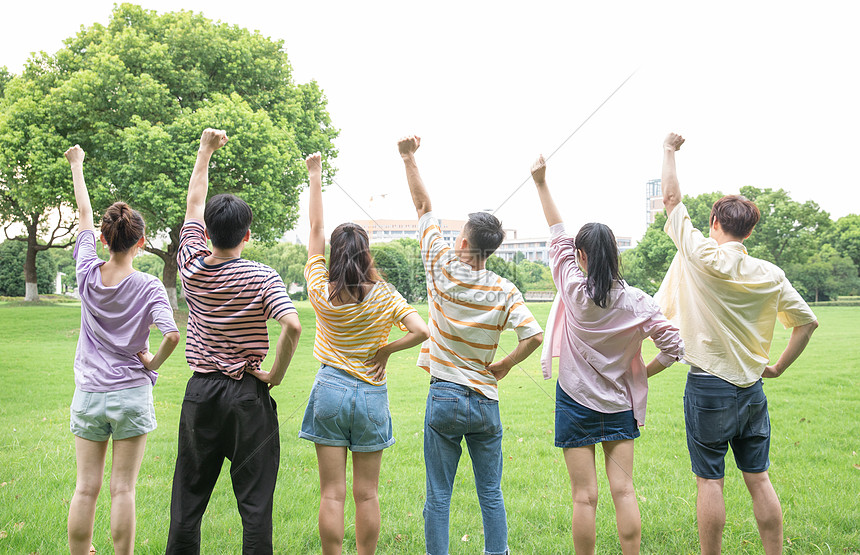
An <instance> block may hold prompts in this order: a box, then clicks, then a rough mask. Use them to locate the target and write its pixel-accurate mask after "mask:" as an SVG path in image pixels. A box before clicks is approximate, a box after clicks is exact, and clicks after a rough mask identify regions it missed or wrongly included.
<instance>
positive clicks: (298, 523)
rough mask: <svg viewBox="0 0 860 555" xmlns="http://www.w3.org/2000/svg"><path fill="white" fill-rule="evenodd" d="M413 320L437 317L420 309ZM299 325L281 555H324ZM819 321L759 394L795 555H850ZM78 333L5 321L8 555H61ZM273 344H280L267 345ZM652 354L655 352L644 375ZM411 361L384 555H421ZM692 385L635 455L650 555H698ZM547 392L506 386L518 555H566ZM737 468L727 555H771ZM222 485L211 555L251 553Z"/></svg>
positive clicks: (158, 473) (842, 432) (151, 504)
mask: <svg viewBox="0 0 860 555" xmlns="http://www.w3.org/2000/svg"><path fill="white" fill-rule="evenodd" d="M531 308H532V310H533V311H534V313H535V316H536V317H537V318H538V320H539V321H542V322H545V321H546V316H547V313H548V311H549V305H548V304H534V305H531ZM419 309H421V310H422V311H423V313H424V314H425V315H426V307H419ZM299 311H300V318H301V321H302V326H303V328H304V331H303V334H302V339H301V342H300V345H299V349H298V352H297V354H296V356H295V358H294V360H293V363H292V365H291V366H290V368H289V370H288V375H287V378H286V380H285V381H284V383H283V384H282V385H281V386H280V387H278V388H276V389H275V390H273V396H274V397H275V399H276V400H277V402H278V412H279V416H280V423H281V472H280V476H279V479H278V487H277V490H276V492H275V515H274V528H275V550H276V552H278V553H287V554H294V553H319V551H320V545H319V538H318V535H317V529H316V514H317V508H318V494H319V493H318V492H319V486H318V474H317V468H316V459H315V456H314V449H313V446H312V444H311V443H309V442H307V441H304V440H299V439H298V431H299V427H300V425H301V420H302V415H303V412H304V408H305V404H306V401H307V396H308V394H309V392H310V388H311V384H312V383H313V379H314V374H315V372H316V369H317V367H318V363H317V362H316V361H315V360H314V359H313V355H312V344H313V337H314V316H313V311H312V309H311V308H310V306H309V305H308V304H307V303H299ZM815 311H816V313H817V314H818V316H819V319H820V323H821V327H820V328H819V329H818V331H817V332H816V333H815V336H814V337H813V339H812V342H811V343H810V345H809V347H808V348H807V350H806V352H805V353H804V355H803V356H802V357H801V358H800V360H798V361H797V362H796V363H795V365H794V366H792V367H791V368H790V369H789V371H788V372H787V373H786V374H785V375H784V376H783V377H781V378H779V379H776V380H769V381H766V383H765V388H766V391H767V394H768V398H769V402H770V415H771V420H772V424H773V430H774V432H773V439H772V444H771V463H772V464H771V469H770V472H771V476H772V480H773V482H774V486H775V488H776V491H777V493H778V494H779V496H780V499H781V501H782V506H783V512H784V515H785V538H786V541H785V550H786V552H789V553H798V554H801V553H802V554H807V553H857V552H860V531H858V530H859V529H860V455H858V451H860V417H858V409H860V387H858V386H860V377H858V376H860V347H858V331H857V330H858V329H860V309H856V308H842V307H819V308H817V309H815ZM79 325H80V308H79V307H78V306H76V305H74V304H40V305H37V306H22V305H20V304H15V303H10V304H6V305H0V337H2V340H0V375H2V376H3V387H2V388H0V552H3V553H42V554H53V553H62V552H67V546H66V516H67V512H68V504H69V498H70V497H71V495H72V493H73V491H74V483H75V456H74V444H73V439H72V435H71V434H70V432H69V403H70V402H71V398H72V392H73V391H74V379H73V372H72V361H73V359H74V353H75V345H76V342H77V337H78V330H79ZM180 327H181V328H182V330H183V337H184V326H180ZM276 331H277V330H276V329H275V327H271V328H270V332H271V334H272V337H274V336H275V333H276ZM155 333H157V332H155ZM155 333H154V334H153V341H154V342H155V343H154V344H157V342H158V340H159V339H158V338H157V337H156V336H155ZM787 340H788V332H786V331H785V330H783V329H782V327H781V326H778V328H777V333H776V340H775V343H774V347H773V353H774V354H775V355H778V353H779V352H781V350H782V349H783V348H784V346H785V344H786V342H787ZM515 342H516V336H515V335H514V334H513V333H512V332H506V333H505V334H504V336H503V340H502V348H503V349H504V350H506V351H510V350H511V349H512V348H513V346H514V344H515ZM182 348H183V346H182V345H180V348H179V349H177V352H176V353H175V354H174V355H173V357H172V358H171V359H170V360H169V361H168V362H167V363H166V364H165V366H164V367H163V368H162V369H161V371H160V378H159V380H158V384H157V386H156V388H155V404H156V414H157V417H158V421H159V427H158V429H157V430H156V431H154V432H153V433H151V434H150V435H149V439H148V445H147V448H146V454H145V456H144V460H143V466H142V469H141V473H140V479H139V481H138V485H137V549H136V552H137V553H163V552H164V547H165V543H166V540H167V528H168V523H169V507H170V485H171V479H172V476H173V466H174V461H175V457H176V434H177V424H178V421H179V409H180V405H181V402H182V397H183V392H184V387H185V383H186V381H187V379H188V377H189V375H190V372H189V370H188V367H187V365H186V364H185V360H184V357H183V355H182ZM654 352H655V351H654V347H653V345H652V344H650V343H646V353H645V356H646V359H647V357H649V356H651V355H653V354H654ZM501 354H502V353H501V352H500V355H501ZM416 356H417V350H414V349H413V350H411V351H407V352H404V353H398V354H396V355H394V356H393V357H392V358H391V361H390V367H389V386H388V387H389V395H390V405H391V413H392V416H393V418H394V434H395V437H396V438H397V443H396V445H394V446H393V447H391V448H390V449H388V450H386V452H385V456H384V457H383V465H382V475H381V478H380V497H381V504H382V533H381V536H380V541H379V552H380V553H423V549H424V537H423V530H424V522H423V518H422V516H421V511H422V507H423V503H424V464H423V463H424V461H423V455H422V445H423V440H422V433H423V431H422V429H423V422H424V405H425V400H426V395H427V389H428V385H429V379H428V376H427V374H426V373H425V372H424V371H423V370H420V369H418V368H416V367H415V359H416ZM774 358H775V357H774ZM685 368H686V367H684V366H681V365H676V366H674V367H672V368H670V369H669V370H666V371H665V372H664V373H662V374H660V375H658V376H656V377H655V378H653V379H652V381H651V391H650V398H649V404H648V422H647V426H646V427H645V428H643V430H642V437H641V438H640V439H638V440H637V441H636V464H635V479H636V490H637V494H638V496H639V503H640V510H641V512H642V551H643V552H644V553H660V554H663V553H671V554H674V553H682V554H683V553H697V552H698V541H697V535H696V523H695V500H696V490H695V479H694V477H693V475H692V473H691V471H690V463H689V459H688V456H687V450H686V442H685V438H684V420H683V407H682V397H683V389H684V370H685ZM554 391H555V381H554V380H550V381H544V380H543V379H542V377H541V374H540V368H539V364H538V357H537V355H534V356H532V357H531V358H530V359H529V360H528V361H526V362H525V363H524V364H523V365H522V369H521V370H514V371H512V372H511V374H510V375H509V376H508V377H507V378H506V379H505V380H504V381H503V382H502V384H501V387H500V396H501V410H502V421H503V423H504V426H505V439H504V444H503V445H504V456H505V473H504V479H503V491H504V493H505V501H506V505H507V510H508V526H509V530H510V532H509V534H510V538H509V543H510V546H511V549H512V551H513V552H514V553H539V554H553V553H572V552H573V543H572V540H571V536H570V518H571V499H570V486H569V483H568V478H567V472H566V469H565V466H564V461H563V458H562V453H561V450H560V449H556V448H555V447H553V406H554V401H553V396H554ZM598 456H599V457H600V459H602V455H600V454H599V455H598ZM601 467H602V460H601V461H600V462H599V463H598V468H601ZM727 468H728V472H727V476H726V490H725V491H726V505H727V512H728V518H727V523H726V531H725V534H724V541H723V546H724V552H725V553H761V552H762V549H761V546H760V543H759V540H758V533H757V531H756V525H755V520H754V518H753V514H752V504H751V502H750V499H749V496H748V494H747V493H746V490H745V488H744V486H743V480H742V479H741V475H740V472H739V471H738V470H737V469H736V468H734V464H733V460H732V458H731V456H729V457H728V459H727ZM228 472H229V462H227V464H225V466H224V468H223V469H222V476H221V479H220V481H219V483H218V485H217V487H216V490H215V493H214V494H213V496H212V501H211V502H210V504H209V509H208V511H207V513H206V516H205V517H204V520H203V549H202V552H203V553H238V552H239V551H240V549H241V538H242V526H241V521H240V519H239V516H238V513H237V511H236V507H235V499H234V497H233V494H232V490H231V488H230V482H229V475H228ZM108 474H109V473H108ZM598 476H599V478H600V479H599V485H600V502H599V506H598V510H597V536H598V537H597V544H598V547H597V552H598V553H618V552H620V547H619V545H618V539H617V535H616V531H615V515H614V511H613V508H612V502H611V499H610V497H609V488H608V484H607V482H606V478H605V475H604V476H600V473H598ZM107 480H108V478H107V476H106V479H105V485H104V489H103V490H102V496H101V498H100V500H99V506H98V511H97V513H96V528H95V537H94V544H95V546H96V548H97V550H98V552H99V553H110V552H111V547H110V528H109V522H108V520H109V514H110V513H109V495H108V481H107ZM352 510H353V509H352V506H351V501H348V502H347V519H346V520H347V524H346V528H347V532H346V535H347V538H346V541H345V545H346V549H345V552H346V553H354V529H353V527H352V525H351V522H352V520H353V514H352V512H351V511H352ZM482 548H483V536H482V529H481V516H480V509H479V507H478V503H477V498H476V495H475V491H474V483H473V479H472V475H471V465H470V462H469V459H468V455H467V454H466V453H464V456H463V460H462V461H461V466H460V471H459V473H458V475H457V480H456V484H455V488H454V498H453V500H452V513H451V553H452V554H458V553H480V552H481V550H482Z"/></svg>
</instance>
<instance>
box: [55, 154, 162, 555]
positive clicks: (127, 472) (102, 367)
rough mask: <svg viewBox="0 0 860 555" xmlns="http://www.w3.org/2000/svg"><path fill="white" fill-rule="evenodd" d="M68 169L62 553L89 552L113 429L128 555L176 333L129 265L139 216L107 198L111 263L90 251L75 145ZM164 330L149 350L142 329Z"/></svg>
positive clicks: (115, 534)
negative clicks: (70, 318) (74, 312)
mask: <svg viewBox="0 0 860 555" xmlns="http://www.w3.org/2000/svg"><path fill="white" fill-rule="evenodd" d="M65 155H66V159H68V161H69V163H70V164H71V167H72V180H73V182H74V187H75V200H76V201H77V204H78V211H79V213H80V214H79V218H78V221H79V231H78V237H77V241H76V243H75V261H76V263H75V272H76V275H77V281H78V292H79V294H80V297H81V333H80V337H79V339H78V348H77V353H76V355H75V364H74V368H75V395H74V398H73V399H72V406H71V424H70V427H71V431H72V433H73V434H74V435H75V455H76V459H77V481H76V484H75V493H74V495H73V496H72V501H71V503H70V505H69V522H68V532H69V550H70V551H71V553H72V554H73V555H74V554H77V553H88V552H89V551H90V549H91V542H92V536H93V523H94V520H95V511H96V500H97V498H98V495H99V491H100V490H101V485H102V479H103V475H104V466H105V456H106V454H107V447H108V439H109V438H110V437H111V436H113V457H112V466H111V479H110V494H111V517H110V520H111V522H110V524H111V536H112V538H113V547H114V550H115V552H116V553H133V552H134V531H135V516H134V515H135V508H134V493H135V492H134V488H135V483H136V482H137V474H138V471H139V470H140V463H141V460H142V459H143V451H144V447H145V446H146V434H147V433H149V432H151V431H152V430H154V429H155V426H156V423H155V413H154V409H153V404H152V386H153V385H154V384H155V380H156V378H157V376H158V374H157V373H156V370H157V369H158V368H159V367H160V366H161V364H162V363H163V362H164V361H165V360H166V359H167V357H168V356H170V353H172V352H173V350H174V349H175V348H176V345H177V344H178V343H179V330H178V329H177V327H176V323H175V322H174V321H173V311H172V309H171V307H170V303H169V301H168V299H167V293H166V291H165V290H164V286H163V285H162V284H161V282H160V281H159V280H158V278H156V277H154V276H150V275H148V274H144V273H142V272H138V271H135V270H134V269H133V268H132V265H131V263H132V260H133V259H134V256H135V255H136V254H137V252H138V250H139V249H140V248H141V247H142V246H143V244H144V236H143V233H144V222H143V218H142V217H141V216H140V214H139V213H137V212H136V211H134V210H132V209H131V208H130V207H129V206H128V205H127V204H125V203H124V202H117V203H114V204H113V205H112V206H111V207H110V208H108V209H107V211H106V212H105V214H104V216H103V218H102V222H101V237H100V240H101V241H102V243H103V244H105V245H106V246H107V247H108V249H109V251H110V260H108V261H107V262H104V261H102V260H101V259H99V258H98V256H96V236H95V225H94V224H93V210H92V206H91V205H90V198H89V194H88V193H87V187H86V184H85V183H84V174H83V162H84V151H83V150H82V149H81V147H79V146H77V145H75V146H74V147H72V148H70V149H69V150H67V151H66V153H65ZM151 324H155V325H156V326H158V329H159V330H160V331H161V332H162V333H163V334H164V336H163V338H162V341H161V345H159V347H158V350H157V351H156V353H155V354H152V353H150V352H149V346H148V342H149V326H150V325H151Z"/></svg>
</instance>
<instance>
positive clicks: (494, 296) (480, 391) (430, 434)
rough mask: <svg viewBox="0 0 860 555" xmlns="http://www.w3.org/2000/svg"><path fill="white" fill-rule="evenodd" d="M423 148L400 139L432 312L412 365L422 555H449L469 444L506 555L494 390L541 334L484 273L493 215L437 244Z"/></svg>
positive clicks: (489, 539) (497, 232)
mask: <svg viewBox="0 0 860 555" xmlns="http://www.w3.org/2000/svg"><path fill="white" fill-rule="evenodd" d="M420 144H421V139H420V138H419V137H416V136H412V137H405V138H403V139H401V140H400V141H399V142H398V143H397V146H398V149H399V150H400V156H401V157H402V158H403V162H404V164H405V166H406V179H407V182H408V183H409V191H410V193H411V194H412V201H413V202H414V204H415V209H416V211H417V212H418V217H419V225H418V233H419V239H420V241H421V257H422V260H423V262H424V269H425V270H426V272H427V302H428V305H429V312H430V339H428V340H427V341H426V342H425V343H424V345H423V346H422V348H421V353H420V355H419V357H418V366H420V367H421V368H424V369H425V370H426V371H427V372H429V373H430V392H429V394H428V396H427V409H426V412H425V415H424V466H425V469H426V476H427V497H426V501H425V503H424V541H425V546H426V551H427V553H428V555H445V554H447V553H448V516H449V512H450V505H451V492H452V490H453V488H454V476H455V474H456V473H457V465H458V463H459V460H460V454H461V453H462V447H461V442H462V439H463V438H464V437H465V439H466V445H467V446H468V448H469V454H470V455H471V459H472V468H473V470H474V474H475V487H476V489H477V491H478V501H479V502H480V504H481V516H482V518H483V524H484V553H487V554H489V555H493V554H502V553H507V552H508V528H507V515H506V513H505V502H504V498H503V497H502V489H501V480H502V424H501V419H500V417H499V394H498V383H497V382H498V380H500V379H502V378H503V377H505V375H507V373H508V372H510V370H511V368H513V366H514V365H516V364H518V363H519V362H521V361H523V360H525V359H526V357H528V356H529V355H530V354H531V353H532V352H533V351H534V350H535V349H537V347H538V346H539V345H540V344H541V341H542V340H543V331H542V330H541V327H540V326H539V325H538V323H537V322H536V321H535V319H534V317H533V316H532V314H531V312H529V310H528V308H527V307H526V305H525V303H524V302H523V297H522V295H521V294H520V292H519V291H518V290H517V288H516V287H515V286H514V285H513V284H512V283H511V282H509V281H508V280H506V279H504V278H501V277H499V276H497V275H496V274H494V273H493V272H491V271H489V270H487V269H486V267H485V262H486V260H487V258H488V257H489V256H490V255H491V254H492V253H493V252H494V251H495V250H496V249H497V248H498V247H499V245H500V244H501V243H502V241H503V240H504V237H505V233H504V231H503V230H502V226H501V223H500V222H499V220H498V219H496V217H495V216H493V215H492V214H489V213H486V212H478V213H474V214H470V215H469V220H468V222H467V223H466V225H465V226H464V227H463V231H461V232H460V235H459V236H458V237H457V239H456V241H455V245H454V248H452V247H451V246H450V245H448V244H447V243H446V242H445V241H444V239H443V238H442V234H441V232H440V230H439V225H438V223H437V222H436V220H435V218H434V217H433V213H432V212H431V206H430V197H429V195H428V194H427V190H426V189H425V188H424V183H423V181H422V180H421V176H420V174H419V173H418V165H417V164H416V162H415V151H416V150H417V149H418V146H419V145H420ZM505 329H512V330H514V331H515V332H516V334H517V338H518V339H519V343H518V345H517V347H516V348H515V349H514V350H513V352H511V353H510V354H508V355H507V356H505V357H504V358H503V359H502V360H500V361H498V362H493V359H494V357H495V354H496V349H497V348H498V346H499V337H500V335H501V333H502V331H503V330H505Z"/></svg>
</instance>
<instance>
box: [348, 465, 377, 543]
mask: <svg viewBox="0 0 860 555" xmlns="http://www.w3.org/2000/svg"><path fill="white" fill-rule="evenodd" d="M381 466H382V451H373V452H371V453H358V452H353V453H352V482H353V483H352V496H353V499H355V543H356V547H357V552H358V555H369V554H372V553H376V543H377V542H378V541H379V528H380V522H381V520H382V516H381V514H380V512H379V469H380V467H381Z"/></svg>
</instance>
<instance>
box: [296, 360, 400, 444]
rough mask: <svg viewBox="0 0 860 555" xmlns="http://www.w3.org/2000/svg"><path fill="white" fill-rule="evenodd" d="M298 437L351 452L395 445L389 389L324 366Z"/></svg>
mask: <svg viewBox="0 0 860 555" xmlns="http://www.w3.org/2000/svg"><path fill="white" fill-rule="evenodd" d="M299 437H300V438H303V439H307V440H310V441H313V442H314V443H319V444H320V445H332V446H335V447H349V450H350V451H359V452H372V451H381V450H382V449H385V448H386V447H391V446H392V445H394V435H393V433H392V426H391V413H390V412H389V410H388V388H387V387H386V386H385V385H371V384H369V383H367V382H365V381H364V380H360V379H358V378H356V377H354V376H351V375H350V374H347V373H346V372H344V371H343V370H338V369H337V368H332V367H331V366H327V365H325V364H323V365H322V366H320V369H319V372H317V377H316V380H315V381H314V386H313V389H311V396H310V399H308V407H307V408H306V409H305V417H304V419H303V420H302V429H301V431H300V432H299Z"/></svg>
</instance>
